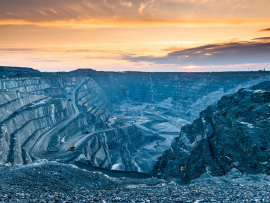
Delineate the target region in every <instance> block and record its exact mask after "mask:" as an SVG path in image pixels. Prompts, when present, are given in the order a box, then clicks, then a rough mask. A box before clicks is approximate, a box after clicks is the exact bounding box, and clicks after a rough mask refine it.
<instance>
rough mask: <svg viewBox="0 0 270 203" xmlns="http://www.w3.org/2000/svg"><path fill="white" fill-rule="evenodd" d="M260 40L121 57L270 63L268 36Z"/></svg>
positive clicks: (166, 61) (155, 60) (193, 62)
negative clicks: (151, 54) (159, 53)
mask: <svg viewBox="0 0 270 203" xmlns="http://www.w3.org/2000/svg"><path fill="white" fill-rule="evenodd" d="M258 39H259V38H258ZM261 40H262V39H261ZM261 40H259V41H258V42H257V41H254V42H247V41H244V42H231V43H223V44H208V45H204V46H199V47H195V48H189V49H183V50H179V51H173V52H170V53H169V54H167V56H164V57H154V56H143V57H132V56H125V57H124V58H123V59H125V60H128V61H131V62H142V61H146V62H152V63H155V64H177V65H179V66H225V65H232V64H247V63H270V37H265V38H263V40H262V41H261Z"/></svg>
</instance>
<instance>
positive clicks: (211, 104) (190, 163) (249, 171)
mask: <svg viewBox="0 0 270 203" xmlns="http://www.w3.org/2000/svg"><path fill="white" fill-rule="evenodd" d="M0 77H1V79H0V170H1V175H0V176H1V180H0V191H7V190H8V188H9V189H10V188H13V189H14V194H15V193H16V192H18V191H19V189H21V188H22V187H24V186H25V185H27V188H28V191H32V190H33V191H34V190H37V191H43V192H44V193H43V194H45V193H46V194H47V193H48V196H50V195H53V194H54V192H55V193H57V194H58V195H60V193H61V192H67V191H68V192H70V191H72V192H70V194H71V193H72V194H71V196H70V198H72V197H73V196H76V195H74V194H76V191H77V193H78V190H79V191H80V192H82V193H84V192H85V189H87V190H93V191H94V190H97V189H98V190H99V191H103V192H101V193H98V192H97V193H98V194H96V195H94V196H89V197H88V198H89V199H87V200H89V201H90V200H93V201H94V198H96V199H97V201H103V200H104V201H105V200H106V198H108V199H107V200H106V201H108V202H110V201H113V200H115V201H116V200H117V199H113V198H116V197H115V196H111V195H110V194H111V193H113V192H112V191H114V192H116V190H117V191H119V188H122V190H121V189H120V191H123V190H124V189H123V188H125V190H127V191H129V192H136V191H137V192H138V187H139V188H145V189H144V191H148V190H149V191H148V192H142V189H140V191H141V192H142V193H140V195H141V199H143V198H144V197H143V194H144V193H149V194H152V195H155V193H156V192H159V193H160V195H161V197H162V195H166V194H167V193H168V191H171V192H172V194H175V195H177V194H178V196H177V197H175V198H172V201H174V200H177V201H178V202H181V201H182V202H185V198H186V197H184V196H185V195H184V194H186V192H185V191H200V195H203V196H202V197H200V198H201V199H204V200H207V198H208V197H209V198H211V194H210V193H209V191H208V189H207V188H208V187H209V183H210V184H221V185H223V186H220V187H229V186H228V185H227V184H231V185H233V186H232V187H229V188H233V187H236V188H235V190H238V189H237V187H238V186H237V184H244V185H243V186H242V187H246V189H247V190H251V191H252V190H256V191H257V189H256V188H255V189H254V188H252V187H253V186H250V184H251V183H250V181H251V182H252V181H253V182H252V183H254V181H255V180H257V181H255V182H256V184H257V185H260V186H261V185H264V186H265V185H268V184H269V180H270V178H268V175H269V174H270V162H269V158H270V152H269V151H270V146H269V136H270V134H269V132H270V131H269V122H270V107H269V106H270V72H267V71H257V72H212V73H211V72H207V73H155V72H154V73H147V72H98V71H94V70H91V69H79V70H76V71H72V72H57V73H42V72H39V71H37V70H33V69H30V68H16V67H0ZM245 183H247V184H245ZM194 184H195V185H196V184H197V185H198V188H197V189H196V188H194ZM254 184H255V183H254ZM182 185H184V186H182ZM153 187H154V188H155V189H153ZM239 187H240V186H239ZM258 187H259V186H258ZM265 187H266V186H265ZM82 188H83V189H82ZM151 188H152V189H151ZM216 189H217V190H218V188H216ZM219 189H220V188H219ZM227 189H228V188H227ZM26 190H27V189H25V191H26ZM50 190H52V192H50ZM153 190H157V191H156V192H151V191H153ZM220 190H221V189H220ZM268 190H269V191H270V187H267V188H266V189H265V190H264V191H268ZM206 191H207V192H208V193H209V194H208V193H207V192H206ZM110 192H111V193H110ZM116 193H117V192H116ZM12 194H13V193H12ZM27 194H28V193H27ZM102 194H105V197H102ZM125 194H128V192H126V193H125ZM125 194H122V196H121V198H120V199H121V201H122V202H129V200H131V199H125V197H126V196H125ZM254 194H255V192H254ZM256 194H257V193H256ZM267 194H268V193H267ZM29 195H30V194H29ZM181 195H182V196H181ZM82 196H85V197H87V195H86V193H85V195H81V197H82ZM123 196H125V197H123ZM265 196H266V197H267V195H265ZM14 197H15V196H14V195H13V196H12V195H11V197H10V198H9V196H4V195H2V196H1V195H0V201H5V200H6V199H8V198H9V199H11V200H12V198H14ZM53 197H56V195H53ZM67 197H69V195H67ZM194 197H196V195H195V196H194ZM261 197H264V195H263V194H261ZM266 197H265V198H266ZM5 198H6V199H5ZM31 198H32V197H31ZM31 198H30V196H29V198H26V199H27V201H28V200H29V199H31ZM44 198H45V197H44ZM74 198H75V197H74ZM76 198H77V197H76ZM76 198H75V199H70V201H72V200H73V201H75V202H76V201H81V200H82V199H76ZM91 198H92V199H91ZM110 198H111V199H110ZM132 198H133V197H132ZM134 198H135V199H134V201H135V202H136V197H134ZM200 198H199V197H198V198H197V199H196V198H195V199H194V201H197V200H198V199H200ZM228 198H229V199H228V201H227V200H226V199H224V201H223V202H226V201H227V202H232V201H233V199H230V198H231V197H229V196H228ZM34 199H35V197H33V201H34ZM67 199H68V198H67ZM68 200H69V199H68ZM118 200H119V199H118ZM146 200H147V198H146ZM157 200H158V199H157ZM225 200H226V201H225ZM29 201H30V200H29ZM44 201H47V200H46V198H45V199H44ZM119 201H120V200H119ZM191 202H192V201H191Z"/></svg>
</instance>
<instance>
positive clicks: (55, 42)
mask: <svg viewBox="0 0 270 203" xmlns="http://www.w3.org/2000/svg"><path fill="white" fill-rule="evenodd" d="M0 5H1V6H0V66H19V67H31V68H35V69H38V70H40V71H70V70H75V69H78V68H92V69H95V70H100V71H101V70H103V71H148V72H154V71H162V72H203V71H210V72H211V71H251V70H253V71H256V70H262V69H264V68H265V69H266V70H270V15H269V9H270V1H269V0H0Z"/></svg>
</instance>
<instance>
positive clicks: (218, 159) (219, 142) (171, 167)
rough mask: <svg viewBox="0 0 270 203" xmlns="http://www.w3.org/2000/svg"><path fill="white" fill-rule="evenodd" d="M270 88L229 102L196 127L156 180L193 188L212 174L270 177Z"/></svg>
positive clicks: (265, 85) (160, 165)
mask: <svg viewBox="0 0 270 203" xmlns="http://www.w3.org/2000/svg"><path fill="white" fill-rule="evenodd" d="M269 105H270V82H262V83H259V84H257V85H255V86H252V87H250V88H246V89H240V90H239V91H238V92H237V93H234V94H230V95H226V96H223V97H222V98H221V100H220V101H218V102H217V104H216V105H211V106H209V107H207V109H206V110H204V111H202V112H201V113H200V117H199V118H198V119H196V120H195V121H194V122H193V123H192V124H191V125H186V126H184V127H183V128H182V130H181V133H180V136H179V137H177V138H176V139H175V140H174V142H173V144H172V146H171V149H169V150H167V151H165V152H164V153H163V155H162V157H161V159H160V160H159V161H158V162H157V163H156V165H155V166H154V168H153V171H152V174H153V175H155V176H159V177H163V178H169V177H178V178H181V179H182V180H184V181H186V182H188V181H190V180H193V179H196V178H199V177H200V176H201V175H202V174H204V173H208V174H210V175H212V176H222V175H225V174H226V173H228V172H229V171H230V170H231V169H233V168H236V169H238V170H239V171H240V172H241V173H247V174H258V173H266V174H269V173H270V163H269V158H270V145H269V144H270V139H269V137H270V125H269V124H270V121H269V115H270V106H269Z"/></svg>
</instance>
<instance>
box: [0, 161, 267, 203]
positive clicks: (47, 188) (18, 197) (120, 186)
mask: <svg viewBox="0 0 270 203" xmlns="http://www.w3.org/2000/svg"><path fill="white" fill-rule="evenodd" d="M0 171H1V173H0V202H196V203H198V202H200V203H202V202H269V201H270V198H269V194H270V187H269V185H266V184H265V185H259V186H254V185H242V184H215V183H214V184H196V185H195V184H190V185H183V186H180V185H177V184H175V183H174V182H173V181H172V182H165V181H163V180H158V179H155V178H148V179H144V180H142V179H141V180H139V179H130V178H118V179H116V178H110V177H109V176H106V175H103V174H102V173H100V172H89V171H86V170H82V169H79V168H77V167H75V166H74V165H67V164H59V163H57V162H46V161H45V162H40V163H32V164H27V165H22V166H1V167H0Z"/></svg>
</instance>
